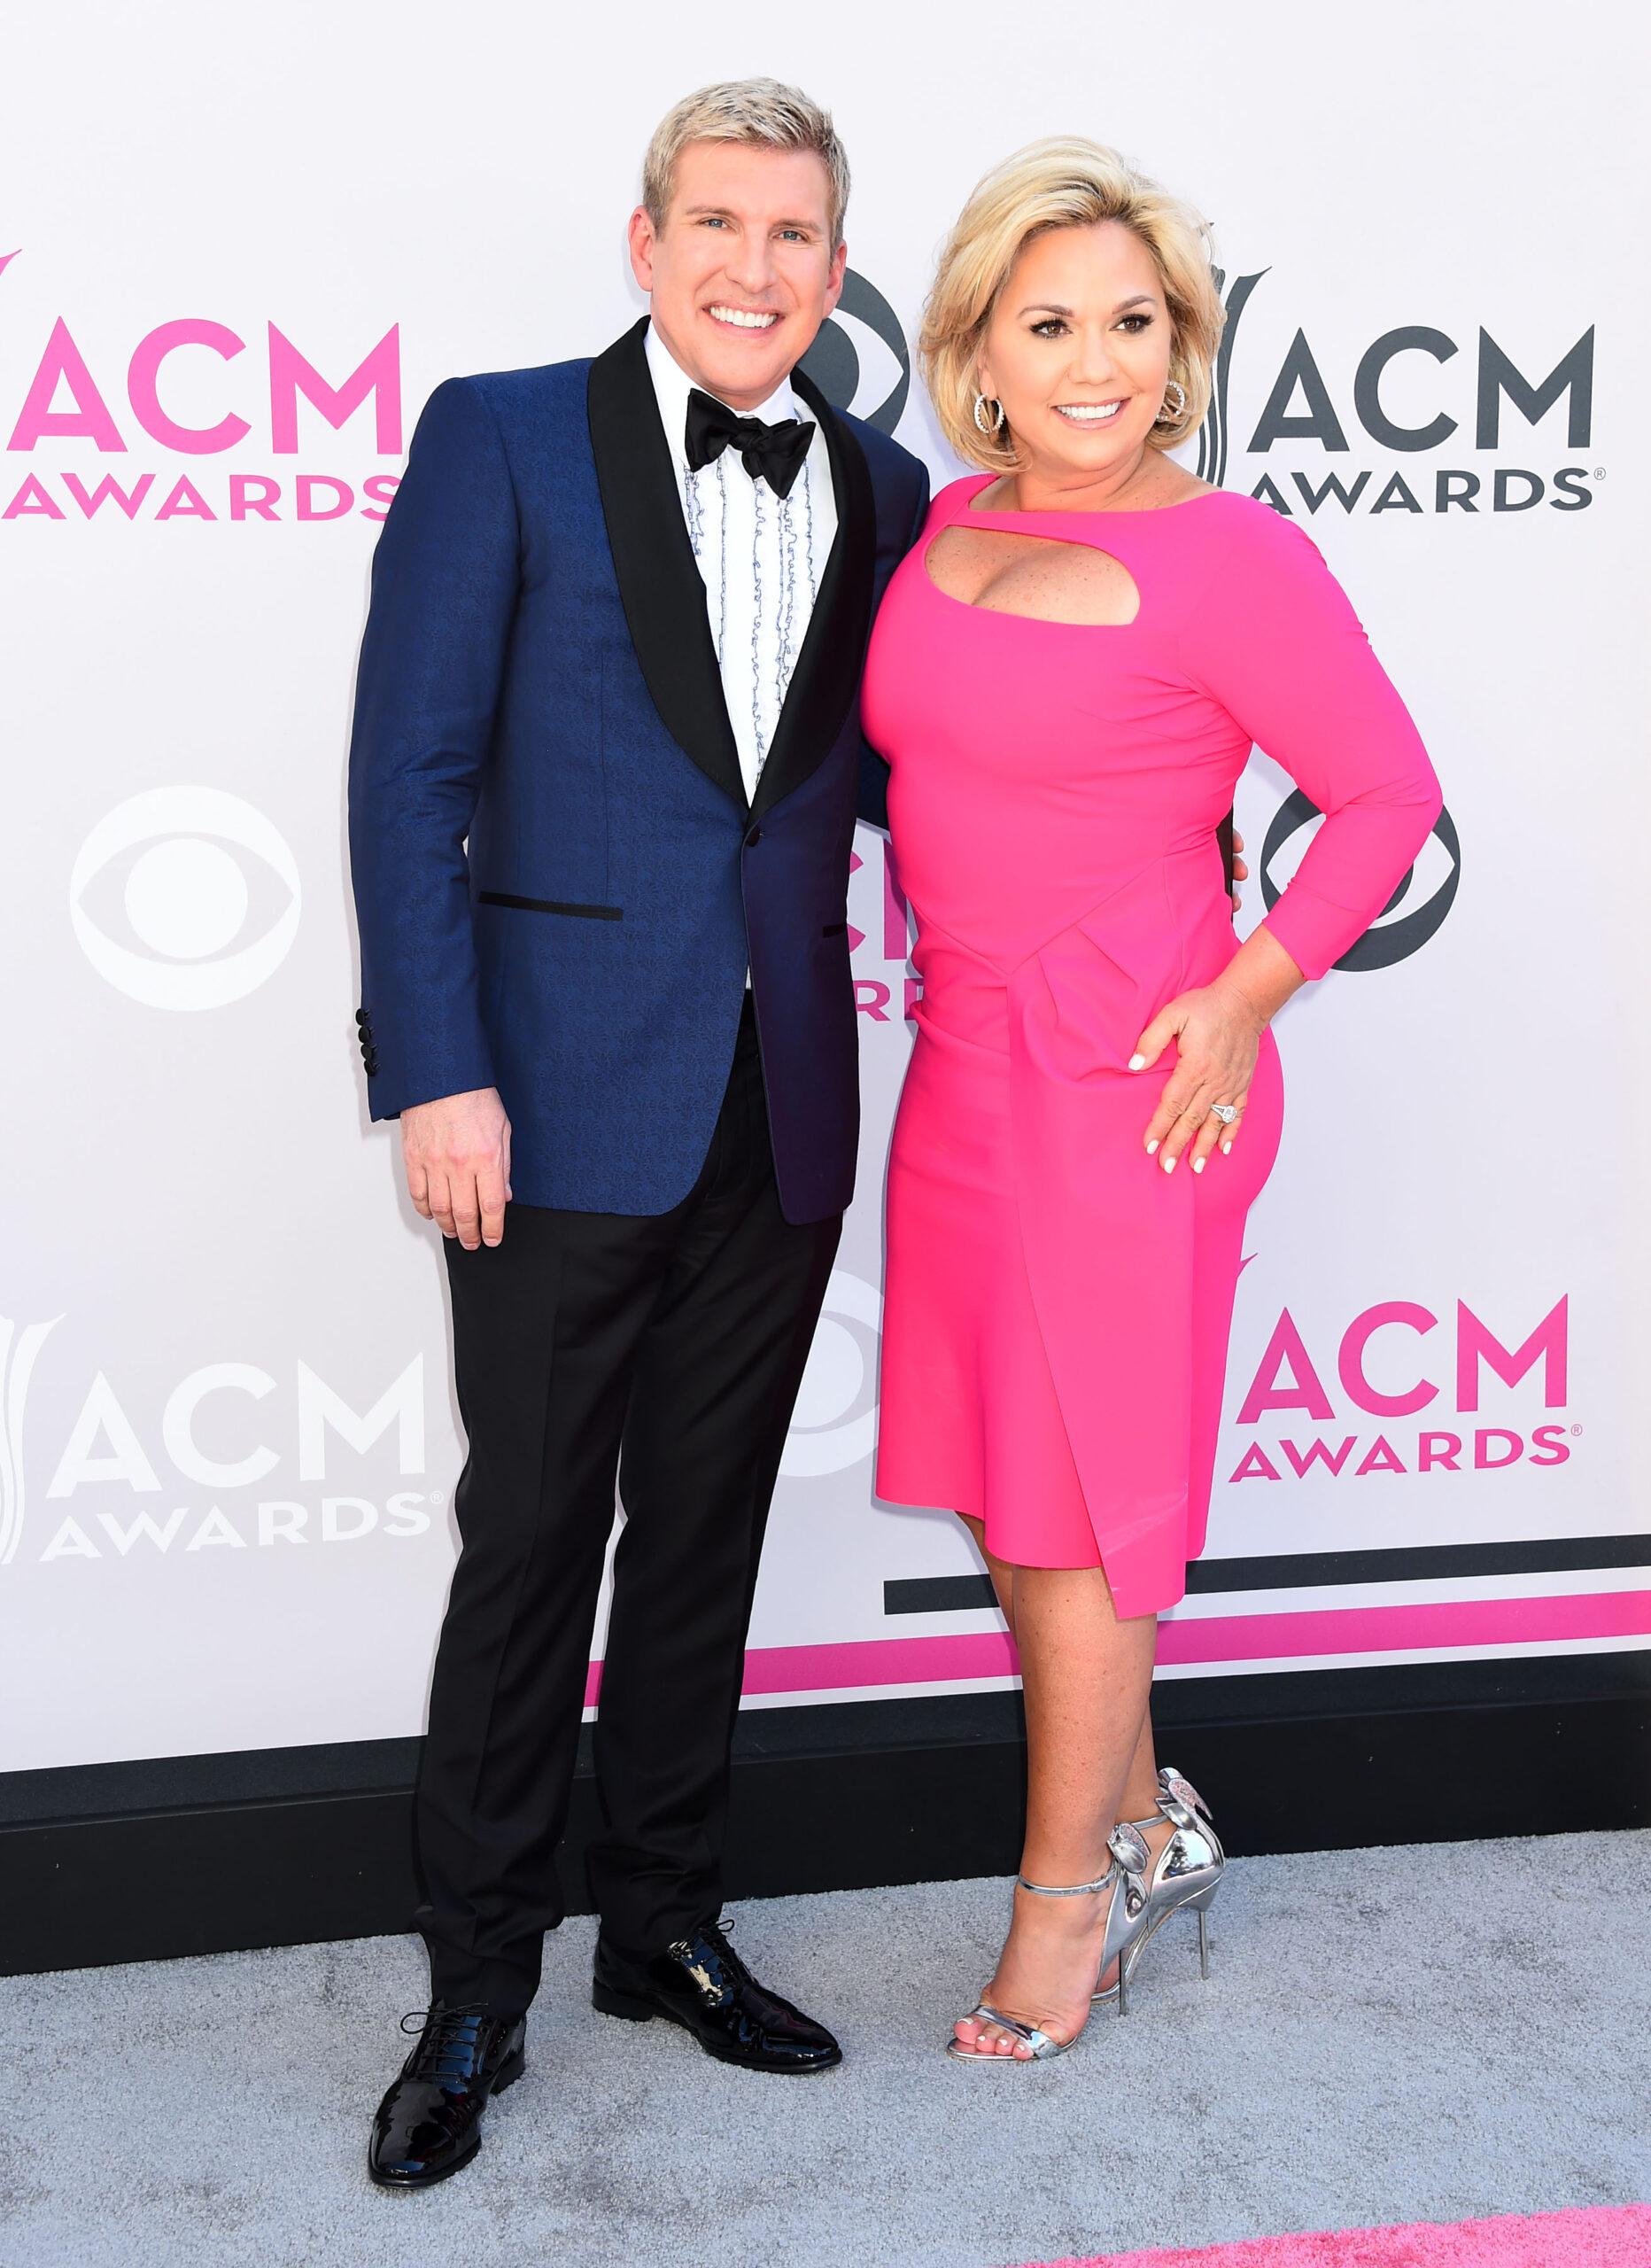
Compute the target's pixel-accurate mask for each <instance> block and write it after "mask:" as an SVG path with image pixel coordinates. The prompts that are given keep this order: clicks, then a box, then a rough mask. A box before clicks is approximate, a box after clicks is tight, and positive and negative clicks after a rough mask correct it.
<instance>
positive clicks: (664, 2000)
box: [591, 1922, 842, 2071]
mask: <svg viewBox="0 0 1651 2268" xmlns="http://www.w3.org/2000/svg"><path fill="white" fill-rule="evenodd" d="M727 1928H728V1924H727V1922H720V1923H718V1922H706V1923H704V1924H703V1926H702V1927H701V1928H700V1929H697V1930H693V1931H692V1932H691V1933H690V1934H689V1935H688V1936H687V1937H686V1938H678V1939H677V1941H676V1943H675V1944H674V1945H670V1946H667V1947H666V1948H665V1950H664V1952H663V1953H659V1954H657V1955H656V1956H655V1959H654V1960H652V1961H646V1962H637V1961H629V1960H626V1959H625V1958H624V1956H623V1955H622V1954H619V1953H616V1952H615V1951H614V1950H613V1948H612V1947H611V1946H608V1944H607V1943H606V1942H605V1940H604V1939H602V1938H600V1937H599V1938H597V1940H596V1974H595V1977H594V1978H593V1982H592V1985H591V2004H592V2006H593V2008H600V2009H601V2013H602V2014H603V2015H604V2016H628V2017H629V2018H630V2019H631V2020H632V2022H633V2023H644V2022H646V2021H647V2018H648V2017H649V2016H669V2017H670V2021H671V2022H672V2023H679V2024H680V2025H681V2026H682V2027H683V2029H684V2031H691V2032H692V2033H693V2034H694V2038H695V2039H697V2040H698V2041H699V2043H700V2046H701V2047H702V2048H703V2049H704V2050H705V2052H706V2054H708V2055H715V2056H716V2057H717V2061H718V2062H723V2063H739V2064H741V2065H743V2067H744V2068H745V2069H746V2070H748V2071H829V2070H831V2068H832V2066H833V2064H834V2063H841V2061H842V2050H841V2047H838V2045H837V2043H836V2041H835V2040H834V2039H833V2038H832V2036H831V2034H830V2032H828V2031H826V2027H825V2025H824V2024H823V2023H815V2021H814V2019H813V2017H812V2016H804V2015H803V2013H802V2009H801V2008H793V2007H792V2005H791V2003H790V2001H789V2000H781V1999H780V1997H779V1993H778V1992H770V1991H769V1990H768V1988H767V1987H766V1986H765V1985H759V1984H758V1983H757V1981H756V1977H753V1976H752V1974H751V1972H750V1970H749V1969H748V1968H747V1967H746V1965H745V1963H744V1961H741V1960H740V1956H739V1954H738V1953H736V1952H735V1951H734V1949H733V1947H732V1946H731V1945H730V1944H729V1942H728V1939H727V1938H726V1936H725V1934H724V1932H725V1930H726V1929H727Z"/></svg>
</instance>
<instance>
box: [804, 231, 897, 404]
mask: <svg viewBox="0 0 1651 2268" xmlns="http://www.w3.org/2000/svg"><path fill="white" fill-rule="evenodd" d="M802 370H803V373H804V375H805V376H806V377H810V378H812V379H813V381H814V383H815V384H816V385H817V386H818V388H819V390H820V392H822V393H823V394H824V395H825V397H826V400H827V401H829V402H830V403H831V405H832V407H833V409H847V410H849V411H851V412H852V414H853V415H854V416H856V417H863V418H864V420H865V423H867V424H868V425H875V426H876V428H877V430H878V431H879V432H880V433H892V432H893V431H894V430H895V426H896V425H898V424H899V423H900V413H901V411H902V410H903V409H904V408H905V406H906V396H907V395H908V394H909V393H910V392H911V348H910V347H909V346H907V345H906V335H905V333H904V331H903V330H902V329H901V328H900V318H899V316H898V315H896V314H895V311H894V309H893V308H892V307H890V306H889V304H888V300H887V299H885V298H884V297H883V295H882V293H881V292H880V291H878V290H876V289H875V287H874V286H873V285H872V284H870V283H867V282H866V280H865V278H864V276H860V275H857V274H856V272H855V270H854V269H853V268H850V269H849V272H848V274H847V275H846V276H844V277H843V280H842V297H841V299H839V300H838V302H837V311H836V313H835V314H834V315H833V316H831V318H830V319H829V320H828V321H827V322H826V323H824V324H823V325H822V326H821V328H820V330H819V332H818V336H817V337H816V338H815V341H814V344H813V346H810V349H809V351H808V353H806V354H805V355H804V356H803V357H802Z"/></svg>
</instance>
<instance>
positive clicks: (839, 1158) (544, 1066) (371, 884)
mask: <svg viewBox="0 0 1651 2268" xmlns="http://www.w3.org/2000/svg"><path fill="white" fill-rule="evenodd" d="M646 328H647V326H646V322H641V323H639V324H638V325H637V326H636V327H635V329H634V330H631V331H630V332H628V333H627V334H626V335H625V337H624V338H622V339H620V340H619V341H618V342H617V344H616V346H612V347H610V348H609V349H608V352H607V353H605V354H601V355H599V356H598V357H597V358H596V359H595V360H594V361H576V362H558V363H552V364H549V365H547V366H546V367H545V368H542V369H530V370H505V371H498V372H493V373H491V374H489V375H486V376H484V377H468V378H449V379H448V380H447V381H446V383H445V384H442V385H439V386H438V388H437V389H436V391H435V392H434V393H433V394H432V395H431V396H430V400H429V402H428V403H427V404H426V406H425V408H424V412H423V415H422V416H421V417H420V419H419V422H418V425H417V429H416V431H415V434H414V437H413V441H412V446H411V448H410V451H409V454H408V462H407V471H406V474H405V476H404V478H403V479H402V482H401V485H400V486H399V489H398V490H397V493H396V495H395V498H394V501H392V503H391V507H390V509H389V512H388V514H387V516H386V517H385V520H384V527H383V529H382V531H381V532H380V535H379V540H378V546H377V549H376V552H375V554H374V557H373V571H372V598H371V604H370V607H369V610H368V620H367V627H366V632H365V634H364V636H363V640H362V644H361V657H360V673H359V676H358V680H357V685H356V697H355V717H354V726H353V736H352V740H351V746H350V792H349V807H350V862H351V874H352V881H353V888H354V893H355V905H356V914H357V920H358V922H359V925H360V941H361V1005H360V1009H359V1010H358V1012H357V1017H356V1021H357V1027H358V1031H359V1036H360V1042H361V1051H362V1056H363V1059H364V1061H365V1063H366V1067H367V1076H368V1097H369V1102H370V1107H371V1113H372V1115H373V1117H374V1118H376V1119H377V1118H393V1117H395V1116H397V1115H399V1113H400V1112H401V1111H402V1110H403V1109H405V1108H407V1107H410V1106H411V1105H413V1104H415V1103H419V1102H425V1101H429V1100H430V1099H433V1098H434V1097H437V1096H439V1095H447V1094H458V1093H461V1092H464V1091H467V1090H469V1089H471V1088H477V1087H488V1086H495V1087H497V1088H498V1090H499V1092H500V1097H501V1099H502V1100H503V1102H504V1106H505V1108H506V1111H507V1112H508V1115H509V1118H510V1122H511V1175H510V1178H511V1186H512V1189H513V1191H514V1193H515V1198H516V1199H517V1200H519V1201H521V1202H523V1203H526V1204H530V1205H549V1206H559V1207H566V1208H573V1209H576V1210H578V1211H583V1212H606V1213H628V1214H649V1213H661V1212H665V1211H667V1210H668V1209H669V1208H670V1207H671V1206H673V1205H675V1204H677V1203H678V1201H679V1200H681V1199H682V1198H683V1197H685V1196H686V1194H687V1192H688V1191H689V1190H690V1189H691V1188H692V1186H693V1184H694V1180H695V1178H696V1177H697V1176H698V1174H699V1171H700V1169H701V1166H702V1165H703V1163H704V1161H705V1157H706V1153H707V1151H708V1149H709V1145H710V1138H711V1133H712V1130H713V1128H714V1126H715V1122H716V1118H717V1110H718V1107H720V1104H721V1101H722V1096H723V1091H724V1088H725V1085H726V1083H727V1078H728V1072H729V1068H730V1066H731V1064H732V1059H733V1047H734V1039H735V1035H736V1032H737V1029H738V1025H739V1018H740V1006H741V1001H742V998H743V995H744V990H745V971H746V967H747V964H748V962H749V967H750V970H751V982H752V990H753V993H754V996H755V1003H756V1020H757V1034H758V1039H759V1042H760V1045H761V1051H762V1059H763V1076H764V1079H765V1082H766V1086H767V1093H768V1105H769V1118H770V1124H771V1130H772V1136H773V1146H774V1161H775V1166H776V1169H777V1172H778V1178H779V1198H780V1203H781V1206H782V1208H783V1209H784V1211H785V1213H786V1216H787V1218H788V1219H790V1220H793V1221H812V1220H821V1219H824V1218H826V1216H829V1215H831V1214H833V1213H836V1212H839V1211H841V1208H843V1207H844V1206H845V1205H846V1204H847V1203H848V1201H849V1196H850V1194H851V1193H852V1190H853V1185H854V1168H855V1153H856V1146H857V1137H858V1130H859V1099H858V1079H857V1068H858V1066H857V1036H856V1025H855V1008H854V988H853V983H852V980H851V978H850V975H849V942H848V936H847V934H846V904H847V891H848V879H849V855H850V848H851V843H852V839H853V833H854V822H855V817H856V812H857V808H858V809H859V810H860V811H861V812H863V813H864V816H866V817H867V818H870V819H876V820H879V821H882V820H883V819H884V804H883V793H882V781H883V776H884V775H883V767H882V765H881V763H880V759H879V758H878V757H875V756H874V755H873V754H872V751H871V750H869V749H868V748H867V747H866V745H865V743H864V740H863V738H862V736H861V732H860V723H859V707H858V695H859V680H860V672H861V667H862V664H863V662H864V654H865V646H866V640H867V636H868V634H869V632H870V628H871V623H872V614H873V611H874V610H875V608H876V606H877V603H878V602H879V600H880V597H881V595H882V592H883V588H884V586H885V585H886V583H887V582H888V577H889V575H890V574H891V573H892V572H893V571H894V568H895V565H896V563H898V561H899V560H900V558H901V557H902V555H903V554H904V552H905V551H906V550H907V549H909V548H910V547H911V544H912V543H913V542H914V541H915V540H916V537H917V534H918V532H919V528H920V527H921V525H922V523H923V518H924V515H925V513H926V509H927V503H928V479H927V476H926V472H925V470H924V468H923V467H922V465H921V464H919V462H918V461H917V459H916V458H914V457H912V456H911V455H909V454H907V453H906V451H905V450H903V449H902V448H901V447H898V446H897V444H896V443H895V442H894V441H891V440H889V439H887V438H886V437H885V436H884V435H883V434H882V433H880V432H879V431H876V430H875V429H874V428H872V427H870V426H867V425H865V424H863V423H860V421H859V420H857V419H856V418H853V417H850V416H846V415H843V414H841V413H839V412H838V411H836V410H835V409H833V408H832V407H831V405H830V404H829V403H828V402H827V401H826V400H825V398H824V397H823V396H822V395H821V394H820V393H819V392H818V390H817V389H816V388H815V387H813V386H812V385H811V384H810V382H809V380H808V379H807V378H806V377H803V376H802V374H801V373H799V374H797V375H796V376H795V377H794V381H793V383H794V386H795V389H796V391H797V392H798V394H799V395H800V396H801V397H802V400H803V401H804V402H805V403H806V404H807V406H808V408H809V409H810V412H811V413H812V415H813V416H815V417H817V418H818V420H819V423H820V425H821V427H822V429H823V431H824V433H825V436H826V443H827V446H828V448H829V450H830V456H831V468H832V482H833V492H834V495H835V500H836V505H837V534H836V538H835V540H834V542H833V546H832V549H831V554H830V556H829V558H828V560H827V562H826V568H825V571H824V573H823V575H822V578H821V583H820V589H819V593H818V599H817V602H816V604H815V608H814V612H813V615H812V617H811V618H810V624H809V629H808V633H807V636H806V637H805V639H804V641H803V644H802V650H801V652H800V654H799V656H798V657H797V663H796V666H795V669H794V673H793V676H792V680H791V684H790V688H789V692H788V695H787V700H786V703H785V707H784V710H783V711H782V712H781V715H780V718H779V724H778V726H777V728H776V731H775V734H774V738H773V742H772V744H771V749H770V751H769V754H768V757H767V760H766V762H765V764H764V765H763V773H762V776H761V779H760V781H759V782H758V787H757V792H756V798H755V800H754V801H753V802H750V803H748V801H747V798H746V794H745V789H744V786H743V784H742V781H741V778H740V764H739V757H738V755H737V752H736V750H735V745H734V739H733V734H732V730H731V728H730V726H729V723H728V716H727V711H726V708H725V703H724V699H723V691H722V680H721V676H720V673H719V672H718V669H717V656H716V651H715V648H714V646H713V643H712V640H711V633H710V628H709V622H708V620H707V617H706V609H705V598H704V586H703V585H702V583H701V579H700V574H699V570H698V567H697V565H696V564H695V562H694V555H693V552H692V549H691V548H690V546H689V543H688V538H687V532H686V527H685V525H684V523H683V514H682V508H681V503H680V501H679V493H678V487H677V483H676V478H675V473H674V470H673V467H672V462H671V458H670V451H669V450H668V448H667V446H666V442H665V436H664V432H663V429H662V427H661V424H660V419H659V411H658V407H657V402H656V399H655V393H654V389H653V384H652V381H651V379H650V377H649V376H648V371H647V359H646V356H645V354H644V352H643V345H642V341H643V336H644V333H645V330H646Z"/></svg>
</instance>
